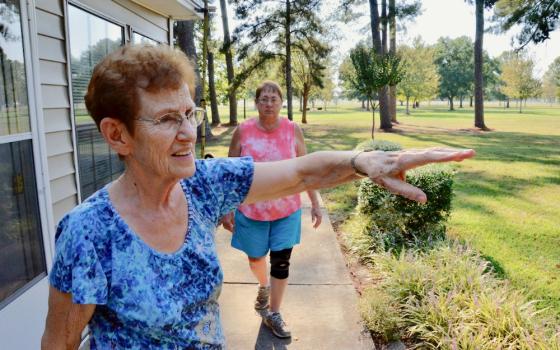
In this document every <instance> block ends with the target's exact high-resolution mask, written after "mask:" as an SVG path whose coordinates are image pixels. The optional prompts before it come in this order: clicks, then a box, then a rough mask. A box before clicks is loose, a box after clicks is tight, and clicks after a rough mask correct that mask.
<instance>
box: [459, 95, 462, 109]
mask: <svg viewBox="0 0 560 350" xmlns="http://www.w3.org/2000/svg"><path fill="white" fill-rule="evenodd" d="M459 108H463V96H459Z"/></svg>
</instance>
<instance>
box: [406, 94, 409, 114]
mask: <svg viewBox="0 0 560 350" xmlns="http://www.w3.org/2000/svg"><path fill="white" fill-rule="evenodd" d="M409 100H410V97H407V98H406V115H410V109H409V108H408V101H409Z"/></svg>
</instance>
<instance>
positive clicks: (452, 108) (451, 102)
mask: <svg viewBox="0 0 560 350" xmlns="http://www.w3.org/2000/svg"><path fill="white" fill-rule="evenodd" d="M448 98H449V110H450V111H454V110H455V107H453V97H448Z"/></svg>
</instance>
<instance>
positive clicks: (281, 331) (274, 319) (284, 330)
mask: <svg viewBox="0 0 560 350" xmlns="http://www.w3.org/2000/svg"><path fill="white" fill-rule="evenodd" d="M263 322H264V324H265V325H266V326H267V327H268V328H270V330H271V331H272V333H274V335H275V336H277V337H278V338H290V337H291V336H292V332H290V330H289V329H288V325H287V324H286V322H284V320H283V319H282V316H281V315H280V313H279V312H269V313H268V315H266V316H265V317H264V318H263Z"/></svg>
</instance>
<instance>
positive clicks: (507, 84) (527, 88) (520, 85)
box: [501, 52, 541, 112]
mask: <svg viewBox="0 0 560 350" xmlns="http://www.w3.org/2000/svg"><path fill="white" fill-rule="evenodd" d="M534 68H535V62H534V61H533V60H532V59H531V58H529V57H526V55H525V54H524V53H523V52H519V53H517V54H512V55H509V56H507V57H506V59H504V60H503V62H502V67H501V69H502V75H501V79H502V81H503V82H504V85H503V86H502V92H503V93H504V94H505V95H506V96H509V97H510V98H515V99H518V100H521V101H522V100H525V99H527V98H529V97H534V96H537V95H539V93H540V88H541V85H540V81H539V80H538V79H535V78H533V71H534ZM519 111H520V112H521V103H520V104H519Z"/></svg>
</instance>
